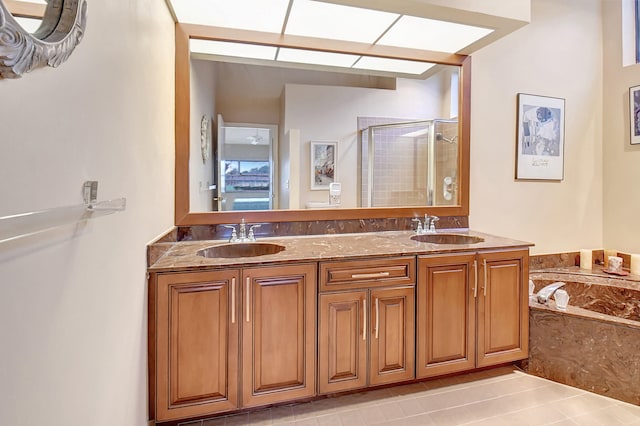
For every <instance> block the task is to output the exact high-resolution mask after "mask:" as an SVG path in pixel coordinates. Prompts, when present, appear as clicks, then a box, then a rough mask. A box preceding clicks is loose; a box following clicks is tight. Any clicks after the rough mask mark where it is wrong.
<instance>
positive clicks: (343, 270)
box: [320, 257, 416, 292]
mask: <svg viewBox="0 0 640 426" xmlns="http://www.w3.org/2000/svg"><path fill="white" fill-rule="evenodd" d="M415 266H416V263H415V258H414V257H392V258H386V259H371V260H352V261H345V262H323V263H320V291H321V292H322V291H335V290H348V289H354V288H358V287H367V288H369V287H382V286H389V285H414V284H415V269H416V268H415Z"/></svg>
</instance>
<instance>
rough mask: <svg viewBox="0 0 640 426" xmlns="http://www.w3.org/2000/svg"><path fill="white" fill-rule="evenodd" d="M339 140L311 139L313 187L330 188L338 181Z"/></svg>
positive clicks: (315, 188) (313, 188)
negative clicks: (330, 185) (331, 184)
mask: <svg viewBox="0 0 640 426" xmlns="http://www.w3.org/2000/svg"><path fill="white" fill-rule="evenodd" d="M337 147H338V143H337V142H324V141H311V189H312V190H320V189H329V184H330V183H333V182H335V181H336V160H337Z"/></svg>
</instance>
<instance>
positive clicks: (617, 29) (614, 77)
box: [603, 0, 640, 253]
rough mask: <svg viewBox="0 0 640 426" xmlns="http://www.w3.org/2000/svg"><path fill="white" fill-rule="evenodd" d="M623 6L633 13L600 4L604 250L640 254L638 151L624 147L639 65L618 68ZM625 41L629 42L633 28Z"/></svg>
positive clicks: (637, 147) (639, 79)
mask: <svg viewBox="0 0 640 426" xmlns="http://www.w3.org/2000/svg"><path fill="white" fill-rule="evenodd" d="M629 3H630V5H628V4H629ZM622 5H624V6H630V7H631V10H632V8H633V2H632V1H630V0H624V1H603V11H604V21H603V22H604V24H603V26H604V116H603V121H604V124H603V135H604V137H603V143H604V152H603V158H604V245H605V246H606V247H607V248H612V249H616V250H620V251H625V252H630V253H640V239H639V238H638V232H637V229H638V218H639V217H640V196H638V190H637V188H638V182H640V145H631V144H630V142H629V141H630V139H629V133H630V129H629V128H630V124H629V121H630V120H629V88H630V87H633V86H638V85H640V65H637V64H635V65H631V66H627V67H623V66H622V64H623V58H622V50H623V42H622V32H621V17H622V13H623V11H622V9H621V6H622ZM626 13H630V11H629V10H627V11H626ZM627 36H628V37H630V38H631V39H632V38H633V28H630V31H629V33H628V34H627Z"/></svg>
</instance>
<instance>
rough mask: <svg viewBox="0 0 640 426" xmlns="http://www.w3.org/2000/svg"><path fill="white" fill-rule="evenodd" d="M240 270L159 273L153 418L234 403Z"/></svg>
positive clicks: (226, 407) (199, 412)
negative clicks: (154, 407)
mask: <svg viewBox="0 0 640 426" xmlns="http://www.w3.org/2000/svg"><path fill="white" fill-rule="evenodd" d="M238 278H239V272H238V271H220V272H202V273H184V274H166V275H159V276H158V279H157V293H156V298H157V302H156V303H157V304H156V306H157V309H156V315H157V323H156V342H157V344H156V371H157V373H156V420H157V421H165V420H172V419H179V418H185V417H192V416H199V415H204V414H211V413H216V412H220V411H227V410H232V409H235V408H237V407H238V343H239V339H240V336H239V333H238V330H239V327H238V324H239V320H240V317H239V312H238V310H237V309H236V306H237V305H234V304H233V303H234V302H236V301H237V300H238V293H237V291H238V290H239V289H238V288H237V284H239V281H238Z"/></svg>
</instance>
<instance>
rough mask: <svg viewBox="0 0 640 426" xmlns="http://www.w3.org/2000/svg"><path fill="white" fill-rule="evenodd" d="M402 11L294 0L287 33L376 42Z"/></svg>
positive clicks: (310, 0)
mask: <svg viewBox="0 0 640 426" xmlns="http://www.w3.org/2000/svg"><path fill="white" fill-rule="evenodd" d="M398 16H400V15H398V14H395V13H388V12H380V11H377V10H371V9H362V8H359V7H352V6H343V5H338V4H333V3H324V2H320V1H312V0H294V2H293V7H292V8H291V12H290V14H289V20H288V22H287V27H286V29H285V34H289V35H297V36H306V37H317V38H328V39H332V40H345V41H354V42H361V43H373V42H375V41H376V40H377V39H378V38H379V37H380V35H382V34H383V33H384V32H385V31H386V30H387V28H389V26H390V25H391V24H393V22H394V21H395V20H396V19H397V18H398Z"/></svg>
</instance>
